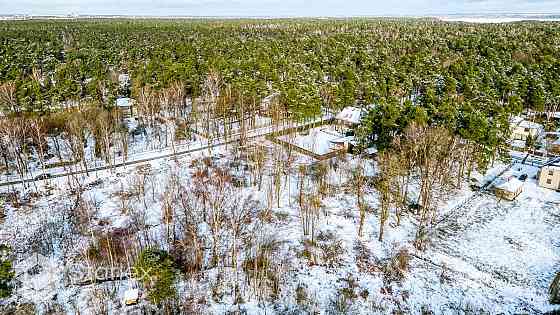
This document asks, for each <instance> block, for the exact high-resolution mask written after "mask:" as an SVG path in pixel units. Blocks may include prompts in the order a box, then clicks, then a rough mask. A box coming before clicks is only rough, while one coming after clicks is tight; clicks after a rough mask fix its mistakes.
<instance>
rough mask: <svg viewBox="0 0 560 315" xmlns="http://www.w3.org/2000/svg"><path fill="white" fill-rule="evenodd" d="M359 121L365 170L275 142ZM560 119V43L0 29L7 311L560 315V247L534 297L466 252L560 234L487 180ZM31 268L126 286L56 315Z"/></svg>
mask: <svg viewBox="0 0 560 315" xmlns="http://www.w3.org/2000/svg"><path fill="white" fill-rule="evenodd" d="M123 100H126V103H124V104H125V105H122V104H123ZM129 102H130V103H129ZM129 104H130V105H129ZM348 107H353V108H357V109H358V110H359V111H361V112H362V111H363V116H362V119H361V121H360V122H359V123H357V124H352V125H351V126H347V125H344V126H343V127H340V126H338V125H337V127H336V128H337V130H338V129H340V128H343V129H345V130H344V132H343V133H344V135H345V136H347V135H350V136H349V137H352V139H355V142H353V147H354V148H353V149H352V150H351V152H348V154H346V152H344V153H340V154H336V155H335V154H334V153H333V154H332V156H334V157H333V158H332V159H325V160H324V161H323V160H321V159H319V158H315V160H313V159H311V158H309V157H308V156H305V154H304V153H305V150H302V149H299V150H298V149H297V148H296V149H294V148H293V146H292V145H285V144H281V141H278V139H280V138H281V137H284V139H286V141H287V142H290V141H292V143H294V141H295V140H294V139H295V137H296V133H299V134H302V135H304V136H307V135H308V134H309V131H306V129H312V130H319V129H320V128H323V129H321V131H325V130H326V127H325V126H330V125H333V126H334V125H336V124H338V118H337V117H338V116H337V114H338V113H340V112H341V111H343V109H345V108H348ZM558 112H560V23H557V22H516V23H501V24H476V25H475V24H470V23H463V22H442V21H439V20H436V19H432V18H419V19H405V18H348V19H271V20H264V19H263V20H260V19H230V20H227V19H226V20H218V19H207V20H205V19H178V20H174V19H87V20H85V19H84V20H81V19H71V20H70V19H69V20H63V21H59V20H27V21H0V155H1V159H0V160H1V161H0V180H1V181H0V217H1V218H2V221H0V222H1V223H0V224H1V225H0V232H2V233H0V237H1V236H2V235H8V238H7V241H4V240H3V239H2V238H0V246H1V247H0V249H1V251H0V298H5V299H6V301H8V300H9V301H11V302H13V303H12V304H6V305H5V307H7V308H6V310H7V312H16V311H21V310H22V309H23V308H29V309H31V311H29V312H30V313H29V314H33V313H34V312H38V313H46V314H59V313H57V312H61V313H62V312H66V313H68V314H78V313H79V314H90V313H91V314H121V313H124V312H130V311H132V310H141V311H142V312H149V311H150V310H151V309H152V308H153V307H155V308H156V309H157V310H159V311H160V312H164V313H166V314H177V313H185V314H187V313H188V314H191V313H200V314H202V313H216V314H222V313H223V314H226V313H235V314H243V313H249V314H259V313H263V312H270V313H279V314H281V313H282V314H285V313H290V314H301V313H305V314H315V313H321V314H340V313H349V314H352V313H368V314H369V313H380V314H386V313H394V314H407V313H418V314H420V313H422V314H440V313H445V314H446V313H449V312H452V311H455V312H457V313H469V312H470V313H472V314H479V313H488V314H492V313H519V312H528V313H533V312H536V313H540V312H545V311H549V310H552V309H553V306H551V304H550V303H552V299H551V300H550V301H549V292H548V291H547V290H548V285H549V284H550V283H551V282H552V280H553V279H552V278H554V275H555V274H556V272H558V270H555V268H556V269H557V266H555V267H554V266H552V265H553V264H554V262H553V261H554V259H553V258H555V257H557V255H560V254H557V252H558V247H557V245H551V246H550V247H546V249H547V251H544V252H545V254H543V255H548V256H546V257H543V259H542V261H540V262H539V263H542V264H541V265H538V268H537V267H534V268H533V269H531V270H532V272H533V271H534V272H535V274H533V273H531V274H530V275H529V276H523V275H521V271H520V269H519V268H520V267H519V266H518V265H517V264H514V263H512V264H514V266H512V265H508V262H503V261H499V262H495V265H493V263H494V261H492V262H487V261H484V262H480V261H479V260H477V259H486V258H487V256H485V257H483V258H481V256H483V254H480V255H481V256H478V255H479V254H475V252H476V251H473V250H472V249H469V248H468V245H466V244H468V243H469V239H467V240H465V239H463V238H461V237H462V235H471V234H469V233H474V232H473V231H472V230H471V229H473V228H480V231H478V230H477V232H478V233H477V237H480V235H484V233H485V232H484V228H489V227H488V226H487V225H486V224H487V223H488V222H490V221H491V220H492V219H490V217H489V216H490V215H492V216H495V217H499V218H501V217H504V216H506V215H504V213H506V214H507V213H515V214H518V215H519V216H523V214H522V210H524V209H527V208H528V207H533V208H535V209H540V210H539V211H542V213H543V216H545V215H546V216H547V217H546V219H542V220H541V221H539V222H538V224H541V225H538V227H539V228H544V229H548V230H549V231H550V233H555V232H556V231H557V229H556V226H560V225H559V224H557V223H560V222H558V221H559V219H558V216H557V214H556V215H554V216H553V215H552V214H550V209H552V210H554V209H556V212H557V210H558V202H559V200H560V198H558V195H557V193H556V192H555V193H554V194H555V195H554V194H552V193H551V194H552V195H550V194H541V195H542V196H541V198H542V199H538V198H534V200H537V201H534V200H533V201H530V202H534V203H535V204H531V205H530V206H527V205H526V204H519V203H513V204H511V205H508V204H507V203H506V204H504V203H503V202H500V201H499V200H498V201H496V198H494V197H493V196H492V197H489V195H488V194H487V191H486V186H491V185H490V184H492V181H489V182H488V183H487V185H486V186H484V187H483V188H480V187H479V188H477V189H474V188H472V187H470V186H469V183H470V182H469V181H470V180H471V178H472V176H473V174H482V175H481V176H485V175H486V176H489V175H488V174H494V173H496V176H494V178H493V179H494V180H495V178H496V177H498V176H499V175H498V174H497V173H500V171H496V170H497V169H498V168H499V167H502V166H504V165H507V169H515V168H516V167H514V166H512V165H513V164H512V163H511V156H510V149H511V133H512V127H513V126H512V119H513V118H514V117H517V116H519V115H523V116H524V117H527V119H531V122H532V123H536V122H538V123H540V124H542V125H543V126H544V129H545V131H546V132H552V133H554V132H557V130H558V128H559V127H560V124H559V122H558V119H554V114H555V113H558ZM333 128H334V127H333ZM346 129H348V130H346ZM306 132H307V133H306ZM328 132H330V131H328ZM353 141H354V140H353ZM314 144H315V143H314ZM525 144H526V146H527V148H528V151H527V156H529V152H536V151H537V150H538V149H540V148H539V146H538V144H537V139H536V138H531V137H529V138H528V139H527V140H525ZM372 148H375V152H376V156H375V158H371V157H368V156H367V154H366V152H373V151H371V149H372ZM302 152H303V153H302ZM350 153H352V154H350ZM164 155H165V156H164ZM525 159H527V157H525ZM524 161H525V160H524ZM145 162H146V163H147V164H140V163H145ZM523 167H524V166H520V167H519V170H518V171H519V172H521V169H522V168H523ZM507 169H506V171H507ZM523 171H524V172H527V173H529V174H532V173H531V172H533V169H530V170H529V171H527V170H526V169H523ZM504 172H505V171H503V170H502V171H501V173H504ZM501 173H500V175H501ZM533 175H534V178H537V175H538V174H537V173H535V174H533ZM525 176H527V175H525ZM531 189H532V188H531ZM536 189H538V188H536ZM471 194H472V195H471ZM535 194H537V193H535ZM531 196H532V195H531ZM461 198H465V200H463V201H461V200H462V199H461ZM528 202H529V201H528ZM473 203H474V205H473ZM469 207H470V208H472V209H469ZM26 209H31V211H30V212H27V210H26ZM473 209H474V210H473ZM485 209H486V210H488V211H486V214H484V212H485ZM504 209H506V210H504ZM471 210H472V211H471ZM518 210H519V211H518ZM535 211H536V210H535ZM539 213H541V212H539ZM512 216H513V215H512ZM548 216H550V217H548ZM537 217H538V216H537ZM523 218H525V217H523ZM539 218H540V217H539ZM469 220H472V221H469ZM23 222H28V223H29V224H24V223H23ZM531 222H533V221H531ZM535 224H537V223H535ZM548 224H550V225H551V226H552V227H551V226H549V225H548ZM22 225H23V226H22ZM479 225H480V226H479ZM526 228H527V229H528V230H529V229H530V228H532V225H531V226H528V227H526ZM519 231H522V229H520V230H519ZM523 231H524V230H523ZM530 231H531V232H530V233H528V234H530V235H531V236H530V237H529V238H527V239H530V240H534V239H537V241H542V239H541V238H539V237H538V236H537V235H538V233H536V232H535V233H534V230H532V229H531V230H530ZM496 233H497V232H496ZM547 233H548V232H547ZM508 235H509V234H508ZM547 235H548V234H547ZM472 238H474V236H472ZM472 238H471V239H470V240H472ZM497 238H498V239H499V242H504V240H508V242H509V243H508V244H510V245H511V246H512V247H515V246H517V247H515V250H518V251H519V252H513V253H512V252H509V251H508V252H507V254H511V256H508V257H517V256H519V253H523V254H526V253H527V252H528V251H530V250H532V249H534V248H533V247H531V246H529V245H526V246H524V245H519V243H518V242H521V243H523V242H522V241H520V240H518V239H513V238H511V237H510V236H504V237H501V236H500V237H497ZM476 239H477V240H479V239H478V238H476ZM510 239H511V241H510ZM547 241H548V239H547ZM526 242H527V244H529V243H530V241H529V240H527V241H526ZM543 242H544V241H543ZM551 242H552V241H551ZM514 243H515V244H516V245H512V244H514ZM457 244H459V245H457ZM491 244H492V243H488V244H483V246H486V247H484V249H483V253H486V251H491V250H492V245H491ZM500 244H501V243H500ZM539 244H540V243H539ZM547 244H548V243H547ZM508 246H509V245H508ZM543 246H544V245H543ZM455 247H457V248H460V249H456V248H455ZM508 248H509V247H508ZM463 249H464V252H462V250H463ZM508 250H510V249H508ZM504 251H505V250H504ZM29 253H35V254H37V253H40V255H41V256H42V257H46V259H47V260H51V261H56V262H58V263H60V264H64V265H65V266H66V265H67V263H68V265H72V264H71V263H69V262H70V261H72V262H73V263H74V264H76V263H77V262H81V263H83V264H85V265H87V266H88V268H93V267H91V266H94V267H95V268H97V269H95V270H99V268H100V267H103V268H109V267H110V270H111V275H110V276H107V275H105V276H104V277H98V276H97V275H96V276H93V277H91V274H88V275H87V277H84V276H83V274H81V273H80V277H79V281H70V282H73V283H71V284H70V285H68V284H67V283H68V279H67V277H68V274H72V273H71V272H69V271H68V270H64V273H61V274H65V276H64V277H63V276H60V278H56V277H55V279H54V280H53V279H51V282H52V283H54V284H53V285H52V287H55V288H56V289H53V288H52V287H51V288H50V289H47V288H42V289H41V290H43V291H41V290H38V289H35V291H34V292H43V293H44V294H43V295H44V296H45V297H48V299H47V300H40V298H39V297H29V294H26V293H22V292H24V291H25V290H27V289H29V286H30V285H27V284H26V283H25V282H24V281H22V280H21V277H19V276H18V275H16V274H17V272H19V271H18V268H15V269H14V268H13V267H17V266H18V263H19V264H20V265H22V264H23V263H21V262H20V261H23V260H25V259H24V257H27V256H29ZM497 253H499V251H497ZM516 253H517V254H516ZM475 256H476V258H473V257H475ZM489 256H492V254H489ZM442 257H443V258H442ZM465 257H467V258H465ZM437 258H440V260H434V259H437ZM456 259H461V263H458V262H457V261H456ZM524 259H529V258H524ZM504 260H507V258H506V259H504ZM512 261H515V263H516V262H517V261H516V260H515V259H512ZM527 263H528V264H530V263H532V261H531V262H527ZM37 264H38V263H36V264H35V266H36V265H37ZM12 265H13V266H12ZM465 265H468V266H470V267H469V268H471V267H472V270H476V271H472V270H471V269H469V268H467V267H465ZM21 268H23V267H21ZM21 268H20V269H21ZM42 268H43V269H45V270H46V269H47V268H46V267H45V266H44V265H43V266H42ZM539 268H540V269H539ZM14 270H15V271H14ZM45 270H43V271H37V273H36V274H35V275H37V274H43V273H44V271H45ZM88 270H89V272H90V273H91V269H88ZM115 270H119V272H118V274H116V275H115V274H114V271H115ZM479 273H481V274H484V275H483V276H480V274H479ZM20 274H25V275H27V274H29V271H27V273H20ZM37 277H38V276H37ZM146 277H148V279H146ZM361 277H363V279H366V280H363V279H360V278H361ZM63 278H64V279H63ZM322 278H324V279H328V280H325V281H328V282H329V284H328V285H327V284H324V283H323V284H321V282H320V281H321V279H322ZM17 279H19V280H18V281H19V282H18V281H15V280H17ZM310 279H311V280H310ZM559 279H560V278H559ZM71 280H72V279H71ZM74 280H75V279H74ZM133 281H134V282H133ZM555 281H556V280H555ZM76 282H77V283H76ZM455 282H456V283H457V284H456V285H455V284H454V283H455ZM132 283H134V284H132ZM472 283H476V287H477V288H482V289H480V290H479V291H476V289H474V290H475V293H472V292H471V291H469V289H468V288H470V287H471V286H472ZM61 286H62V287H64V288H63V289H61V288H60V287H61ZM131 287H133V288H132V289H131ZM436 287H437V288H436ZM24 289H25V290H24ZM138 290H140V291H141V292H145V296H144V297H145V298H144V299H142V298H140V297H138V296H136V298H134V296H135V294H136V295H138ZM507 290H511V291H514V290H518V292H521V293H519V294H518V296H515V297H513V298H512V299H511V300H508V298H509V297H508V296H507V292H510V291H507ZM430 291H434V292H437V294H442V295H445V294H446V293H449V296H448V299H447V300H445V299H439V298H438V299H433V300H432V299H430V297H429V294H428V293H426V292H430ZM533 291H535V292H537V293H534V292H533ZM45 292H46V293H45ZM53 292H54V293H53ZM123 292H124V293H123ZM131 292H132V293H131ZM467 292H470V293H467ZM123 294H124V296H125V303H124V305H121V304H122V303H120V301H121V300H122V296H123ZM130 294H132V296H133V298H132V300H134V302H133V303H130V304H134V305H129V303H128V300H129V297H130ZM53 296H54V297H53ZM140 296H142V294H140ZM504 296H507V297H504ZM558 296H559V297H560V294H558ZM558 302H560V301H558ZM0 306H3V305H2V304H1V303H0ZM133 307H136V308H134V309H132V308H133ZM0 310H2V309H0ZM14 314H15V313H14ZM18 314H20V313H18ZM21 314H27V313H21Z"/></svg>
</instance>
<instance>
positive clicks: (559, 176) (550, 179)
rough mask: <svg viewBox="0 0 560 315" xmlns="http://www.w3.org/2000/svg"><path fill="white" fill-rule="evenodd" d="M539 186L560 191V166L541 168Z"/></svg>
mask: <svg viewBox="0 0 560 315" xmlns="http://www.w3.org/2000/svg"><path fill="white" fill-rule="evenodd" d="M539 186H541V187H544V188H548V189H554V190H558V191H560V164H554V165H548V166H544V167H543V168H541V170H540V172H539Z"/></svg>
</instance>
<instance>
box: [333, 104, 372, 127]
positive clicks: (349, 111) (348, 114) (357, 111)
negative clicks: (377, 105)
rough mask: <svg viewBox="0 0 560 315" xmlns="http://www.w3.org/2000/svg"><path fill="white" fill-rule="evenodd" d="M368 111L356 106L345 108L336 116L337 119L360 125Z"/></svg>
mask: <svg viewBox="0 0 560 315" xmlns="http://www.w3.org/2000/svg"><path fill="white" fill-rule="evenodd" d="M365 113H366V110H365V109H363V108H358V107H354V106H349V107H345V108H344V109H343V110H342V111H341V112H340V113H338V114H337V115H336V119H338V120H342V121H346V122H349V123H352V124H359V123H360V121H361V120H362V118H363V116H364V115H365Z"/></svg>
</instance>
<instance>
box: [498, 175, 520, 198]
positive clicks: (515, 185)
mask: <svg viewBox="0 0 560 315" xmlns="http://www.w3.org/2000/svg"><path fill="white" fill-rule="evenodd" d="M521 192H523V182H522V181H520V180H519V179H517V178H515V177H511V178H509V179H508V180H506V181H505V182H503V183H501V184H499V185H497V186H496V187H495V193H496V196H497V197H499V198H502V199H506V200H510V201H511V200H514V199H515V198H517V196H519V194H521Z"/></svg>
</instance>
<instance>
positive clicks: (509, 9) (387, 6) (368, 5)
mask: <svg viewBox="0 0 560 315" xmlns="http://www.w3.org/2000/svg"><path fill="white" fill-rule="evenodd" d="M475 13H540V14H552V13H560V0H0V15H8V14H32V15H61V14H62V15H64V14H109V15H111V14H114V15H157V16H160V15H164V16H165V15H167V16H183V15H184V16H275V17H283V16H386V15H391V16H392V15H407V16H410V15H411V16H418V15H444V14H475Z"/></svg>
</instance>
